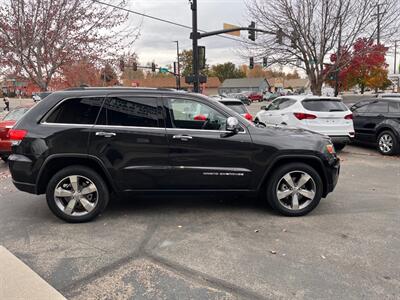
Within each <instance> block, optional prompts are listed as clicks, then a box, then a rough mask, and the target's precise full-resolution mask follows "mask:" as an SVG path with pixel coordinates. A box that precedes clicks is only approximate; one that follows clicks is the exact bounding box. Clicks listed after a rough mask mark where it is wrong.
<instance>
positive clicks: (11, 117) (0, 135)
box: [0, 106, 30, 161]
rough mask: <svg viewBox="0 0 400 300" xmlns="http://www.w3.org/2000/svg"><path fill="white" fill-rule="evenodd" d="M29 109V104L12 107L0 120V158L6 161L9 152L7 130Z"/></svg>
mask: <svg viewBox="0 0 400 300" xmlns="http://www.w3.org/2000/svg"><path fill="white" fill-rule="evenodd" d="M29 109H30V107H29V106H26V107H17V108H14V109H13V110H11V111H10V112H9V113H8V114H7V115H5V116H4V118H3V119H2V120H1V121H0V158H1V159H2V160H4V161H7V158H8V157H9V155H10V154H11V140H10V139H9V136H8V132H9V131H10V129H11V128H12V127H13V126H14V125H15V123H16V122H17V121H18V120H19V119H21V117H22V116H23V115H24V114H25V113H26V112H27V111H28V110H29Z"/></svg>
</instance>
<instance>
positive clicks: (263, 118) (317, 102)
mask: <svg viewBox="0 0 400 300" xmlns="http://www.w3.org/2000/svg"><path fill="white" fill-rule="evenodd" d="M261 109H262V110H261V111H259V112H258V113H257V115H256V117H255V123H262V124H265V125H287V126H290V127H296V128H302V129H308V130H312V131H315V132H318V133H321V134H325V135H328V136H329V137H330V138H331V139H332V142H333V143H334V144H335V148H336V150H341V149H343V148H344V146H346V144H347V143H348V142H349V141H350V140H351V139H352V138H354V126H353V114H352V113H351V111H350V110H349V109H348V108H347V106H346V105H344V104H343V102H342V101H341V99H340V98H335V97H318V96H306V95H304V96H283V97H279V98H276V99H275V100H274V101H273V102H272V103H271V104H270V105H268V106H267V107H261Z"/></svg>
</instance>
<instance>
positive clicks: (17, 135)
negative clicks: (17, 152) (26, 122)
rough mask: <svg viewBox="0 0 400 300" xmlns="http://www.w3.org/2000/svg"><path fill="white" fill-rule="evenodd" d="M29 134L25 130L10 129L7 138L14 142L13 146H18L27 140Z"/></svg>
mask: <svg viewBox="0 0 400 300" xmlns="http://www.w3.org/2000/svg"><path fill="white" fill-rule="evenodd" d="M27 133H28V131H27V130H24V129H10V130H9V131H8V134H7V137H8V138H9V139H10V140H11V142H13V144H16V145H18V144H19V142H21V141H22V140H23V139H24V138H25V136H26V134H27Z"/></svg>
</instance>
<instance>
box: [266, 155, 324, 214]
mask: <svg viewBox="0 0 400 300" xmlns="http://www.w3.org/2000/svg"><path fill="white" fill-rule="evenodd" d="M322 192H323V183H322V179H321V177H320V176H319V174H318V173H317V172H316V171H315V169H314V168H312V167H310V166H308V165H306V164H303V163H291V164H287V165H284V166H283V167H281V168H279V169H278V170H276V171H275V172H274V173H273V174H272V176H271V178H270V181H269V183H268V185H267V199H268V202H269V204H270V205H271V206H272V207H273V208H274V209H275V210H277V211H278V212H279V213H281V214H283V215H285V216H291V217H295V216H303V215H306V214H308V213H309V212H311V211H312V210H313V209H314V208H315V207H316V206H317V205H318V203H319V202H320V200H321V198H322Z"/></svg>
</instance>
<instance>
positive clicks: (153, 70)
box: [151, 63, 156, 72]
mask: <svg viewBox="0 0 400 300" xmlns="http://www.w3.org/2000/svg"><path fill="white" fill-rule="evenodd" d="M151 71H152V72H155V71H156V64H155V63H151Z"/></svg>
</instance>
